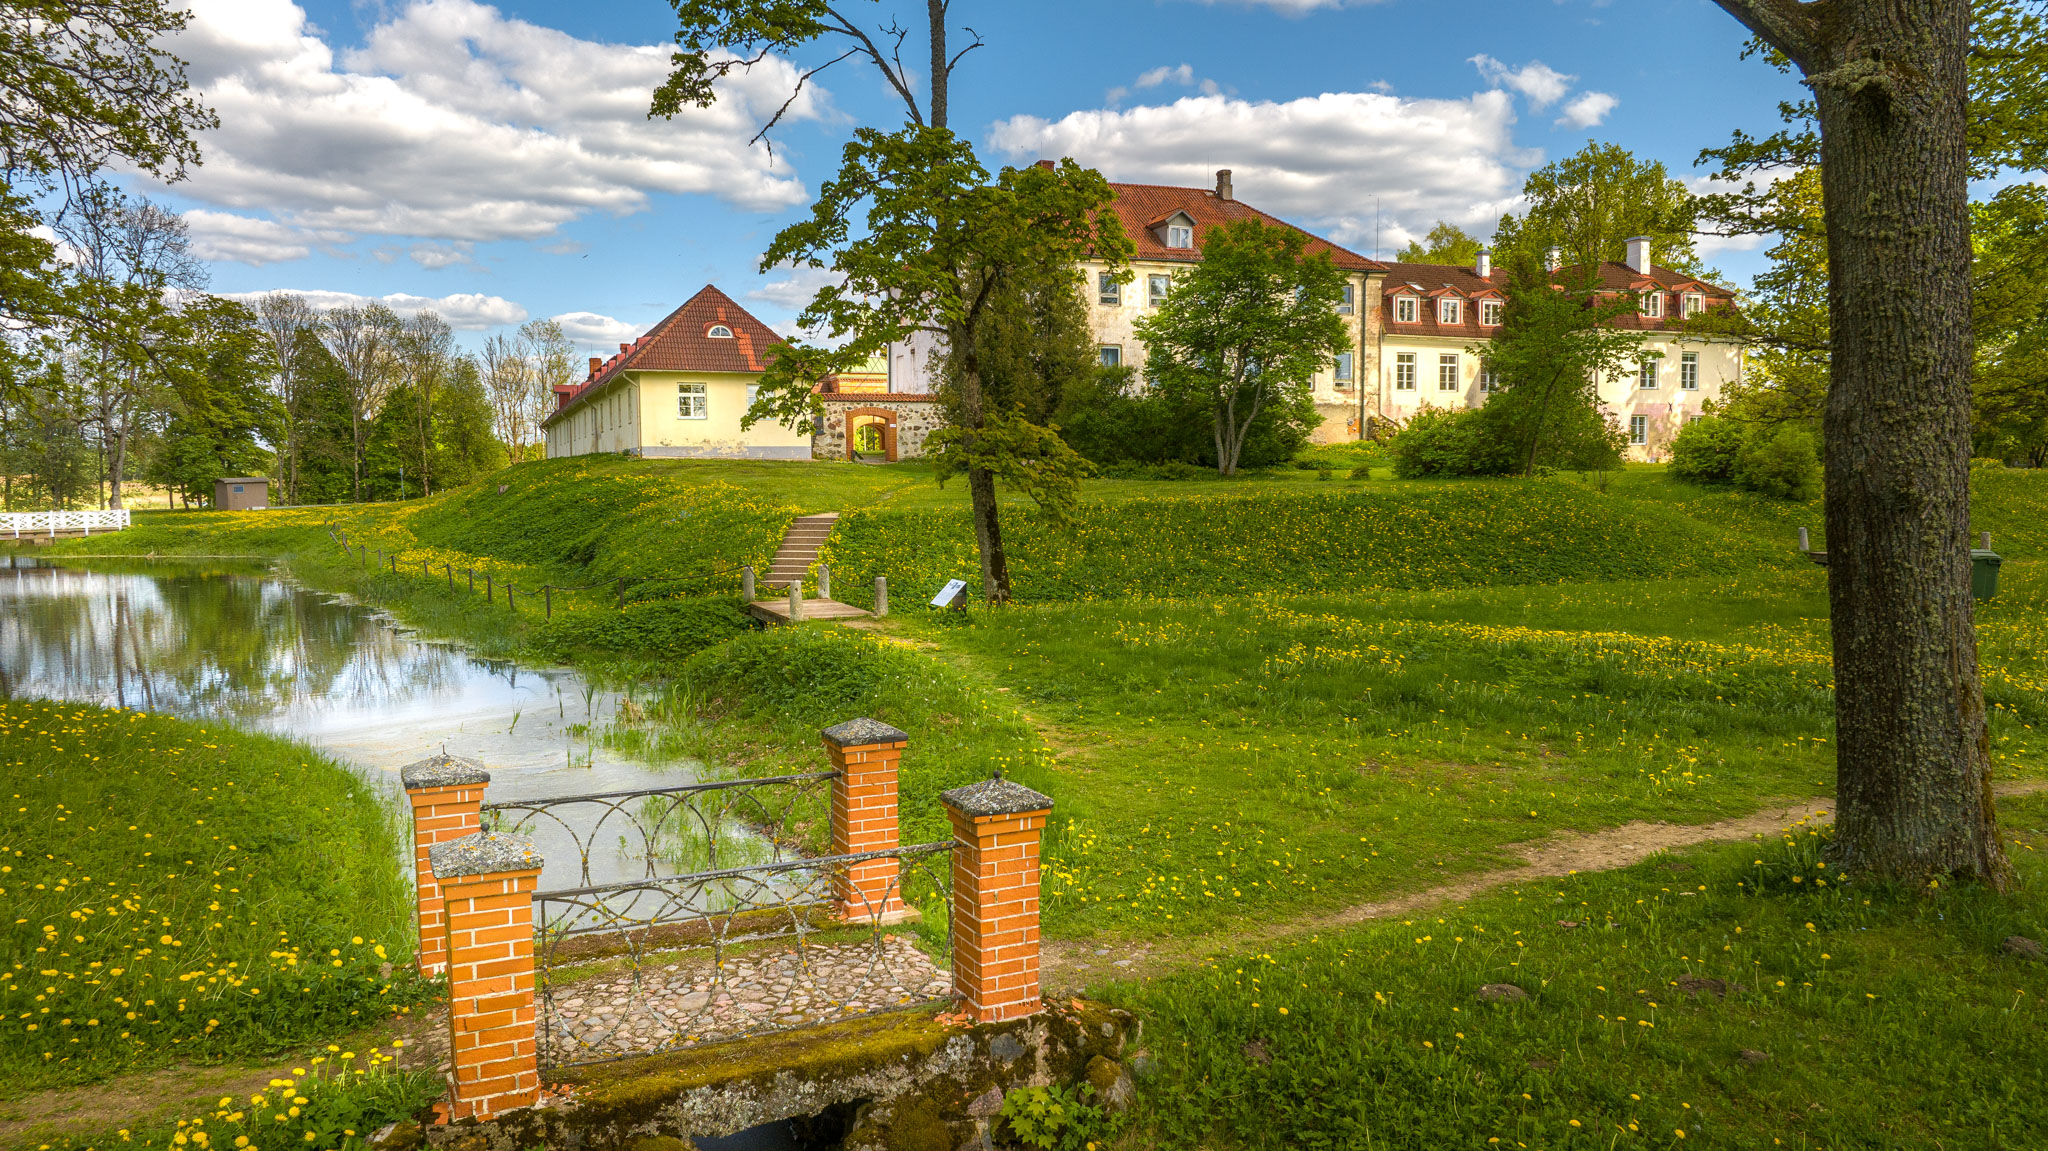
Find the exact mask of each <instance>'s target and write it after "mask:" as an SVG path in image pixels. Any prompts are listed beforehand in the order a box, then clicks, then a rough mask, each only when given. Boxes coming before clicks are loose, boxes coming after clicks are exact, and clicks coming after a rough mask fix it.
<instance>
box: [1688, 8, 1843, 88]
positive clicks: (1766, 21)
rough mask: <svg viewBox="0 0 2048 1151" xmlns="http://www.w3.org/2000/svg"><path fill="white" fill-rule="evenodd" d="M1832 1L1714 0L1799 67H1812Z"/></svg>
mask: <svg viewBox="0 0 2048 1151" xmlns="http://www.w3.org/2000/svg"><path fill="white" fill-rule="evenodd" d="M1831 2H1832V0H1810V2H1809V0H1714V3H1716V4H1718V5H1720V6H1721V9H1722V11H1724V12H1726V13H1728V14H1729V15H1730V16H1733V17H1735V19H1736V20H1737V21H1739V22H1740V23H1741V24H1742V26H1743V27H1745V28H1748V29H1749V30H1750V31H1752V32H1754V33H1756V34H1757V35H1758V36H1761V37H1763V39H1764V41H1765V43H1768V44H1769V45H1770V46H1771V47H1773V48H1776V49H1777V50H1778V51H1780V52H1783V53H1784V54H1785V55H1787V56H1789V57H1791V59H1792V62H1793V63H1795V64H1797V65H1799V67H1800V69H1801V70H1802V71H1808V72H1810V71H1812V68H1811V67H1810V66H1809V65H1811V64H1812V63H1813V62H1814V57H1815V55H1816V54H1817V52H1818V51H1819V46H1820V39H1821V38H1820V17H1821V16H1822V14H1823V13H1824V11H1825V9H1826V7H1827V5H1828V4H1829V3H1831Z"/></svg>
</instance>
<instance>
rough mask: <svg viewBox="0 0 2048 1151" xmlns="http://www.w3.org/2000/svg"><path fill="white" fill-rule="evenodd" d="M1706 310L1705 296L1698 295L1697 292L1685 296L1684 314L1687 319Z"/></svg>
mask: <svg viewBox="0 0 2048 1151" xmlns="http://www.w3.org/2000/svg"><path fill="white" fill-rule="evenodd" d="M1706 310H1707V298H1706V297H1705V296H1702V295H1700V294H1699V293H1698V292H1687V293H1686V294H1685V314H1686V316H1687V317H1692V316H1697V315H1701V314H1703V313H1705V312H1706Z"/></svg>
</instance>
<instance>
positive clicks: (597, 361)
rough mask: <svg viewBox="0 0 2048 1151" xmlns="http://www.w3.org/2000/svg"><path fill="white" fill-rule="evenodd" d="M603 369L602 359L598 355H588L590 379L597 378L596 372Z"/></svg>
mask: <svg viewBox="0 0 2048 1151" xmlns="http://www.w3.org/2000/svg"><path fill="white" fill-rule="evenodd" d="M603 369H604V360H603V359H601V358H600V357H597V356H592V357H590V378H591V379H593V380H594V379H596V378H597V373H598V372H600V371H602V370H603Z"/></svg>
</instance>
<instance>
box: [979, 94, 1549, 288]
mask: <svg viewBox="0 0 2048 1151" xmlns="http://www.w3.org/2000/svg"><path fill="white" fill-rule="evenodd" d="M1514 122H1515V115H1514V107H1513V101H1512V99H1511V98H1510V97H1509V96H1508V95H1507V94H1506V93H1505V92H1500V91H1493V92H1480V93H1476V94H1474V95H1473V96H1471V97H1470V98H1469V99H1464V100H1406V99H1401V98H1399V97H1395V96H1388V95H1383V94H1380V93H1376V92H1329V93H1324V94H1323V95H1320V96H1308V97H1303V98H1301V99H1298V100H1289V101H1286V102H1284V103H1274V102H1271V101H1257V102H1254V101H1249V100H1240V99H1234V98H1230V97H1224V96H1190V97H1185V98H1183V99H1181V100H1178V101H1175V102H1174V103H1172V104H1167V105H1161V106H1148V107H1139V108H1131V109H1128V110H1125V111H1117V110H1110V109H1105V110H1097V111H1085V112H1075V113H1072V114H1070V115H1068V116H1066V117H1064V118H1062V119H1060V120H1056V121H1046V120H1041V119H1039V118H1037V117H1035V116H1017V117H1013V118H1011V119H1009V120H1005V121H1001V122H999V123H998V124H996V126H995V128H994V129H993V132H992V140H993V143H994V144H995V146H996V147H997V148H999V149H1001V150H1002V151H1004V152H1006V153H1008V154H1009V155H1010V156H1011V157H1012V158H1013V159H1015V160H1017V161H1027V160H1036V159H1039V158H1041V157H1057V156H1072V157H1074V158H1075V159H1076V160H1079V161H1080V162H1082V163H1084V164H1091V165H1094V166H1096V167H1098V168H1101V169H1102V170H1103V172H1104V173H1106V174H1107V175H1108V176H1109V177H1110V178H1111V179H1113V180H1128V181H1135V182H1144V183H1161V184H1178V185H1183V186H1189V187H1208V186H1210V185H1211V184H1212V183H1214V180H1215V173H1214V172H1212V171H1210V170H1209V163H1210V162H1213V164H1214V166H1215V167H1228V168H1230V169H1231V170H1232V172H1233V180H1234V183H1235V184H1236V189H1237V194H1238V198H1240V199H1242V200H1244V201H1245V202H1246V203H1248V204H1251V205H1253V206H1255V207H1258V208H1260V209H1262V210H1264V211H1268V212H1271V213H1273V214H1274V215H1276V216H1281V217H1283V218H1286V219H1289V220H1293V221H1295V222H1297V223H1301V224H1303V225H1305V226H1311V227H1314V228H1316V229H1318V230H1320V231H1321V233H1322V234H1324V235H1327V236H1329V237H1330V238H1331V239H1334V240H1337V241H1338V242H1340V243H1344V244H1348V245H1350V246H1352V247H1355V248H1358V249H1360V250H1361V251H1364V252H1368V253H1369V252H1370V251H1371V250H1372V246H1373V236H1374V232H1375V218H1374V198H1375V197H1378V198H1379V201H1380V208H1381V210H1382V211H1383V212H1384V214H1385V221H1384V222H1385V230H1384V232H1383V233H1382V236H1381V247H1382V248H1383V249H1384V248H1386V247H1388V246H1389V245H1391V244H1392V243H1394V242H1395V241H1394V239H1393V237H1395V236H1396V235H1399V234H1401V230H1402V229H1405V228H1409V227H1416V228H1420V229H1423V230H1426V229H1427V228H1428V227H1429V225H1430V222H1431V221H1433V220H1438V219H1443V220H1449V221H1452V222H1453V223H1457V224H1460V225H1463V226H1466V227H1479V228H1482V229H1485V228H1489V227H1490V226H1491V225H1492V224H1493V223H1494V221H1495V220H1497V219H1498V218H1499V216H1500V214H1501V212H1502V211H1504V210H1506V209H1507V208H1509V207H1511V206H1512V205H1513V204H1514V202H1515V200H1516V198H1517V196H1518V195H1519V192H1520V188H1521V177H1520V174H1519V173H1518V172H1517V171H1516V170H1515V169H1516V168H1517V167H1523V166H1530V165H1533V164H1534V163H1535V162H1536V160H1537V158H1538V157H1537V156H1535V155H1534V154H1532V153H1529V152H1525V151H1523V150H1522V149H1519V148H1517V147H1515V144H1514V140H1513V139H1512V136H1511V129H1512V127H1513V125H1514Z"/></svg>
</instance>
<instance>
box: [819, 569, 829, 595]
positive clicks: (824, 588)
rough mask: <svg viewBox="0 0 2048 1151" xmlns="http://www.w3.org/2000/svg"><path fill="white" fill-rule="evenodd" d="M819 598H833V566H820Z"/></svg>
mask: <svg viewBox="0 0 2048 1151" xmlns="http://www.w3.org/2000/svg"><path fill="white" fill-rule="evenodd" d="M818 598H819V599H831V598H832V565H831V564H819V565H818Z"/></svg>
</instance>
